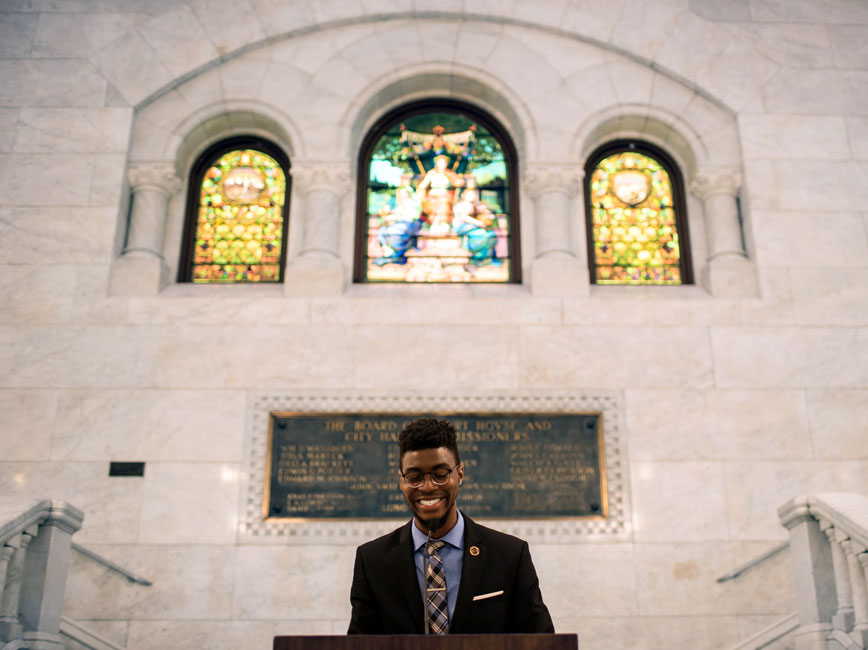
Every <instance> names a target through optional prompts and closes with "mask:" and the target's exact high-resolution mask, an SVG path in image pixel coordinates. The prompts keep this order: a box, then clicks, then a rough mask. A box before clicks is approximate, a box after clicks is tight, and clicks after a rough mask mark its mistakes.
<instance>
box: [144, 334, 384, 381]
mask: <svg viewBox="0 0 868 650" xmlns="http://www.w3.org/2000/svg"><path fill="white" fill-rule="evenodd" d="M353 348H354V346H353V332H352V331H351V330H349V329H347V328H342V327H336V326H328V327H327V326H319V327H312V326H309V325H288V326H282V327H281V326H271V325H261V326H259V327H257V328H255V329H254V328H249V327H243V326H222V325H215V326H213V327H208V328H204V329H203V328H200V327H192V326H184V327H173V328H165V329H164V330H163V331H162V333H161V336H160V339H159V342H158V352H157V356H158V366H157V379H156V382H157V385H158V386H160V387H177V388H188V387H192V386H195V387H202V388H233V387H234V388H246V387H249V386H348V385H350V384H351V383H352V376H353ZM389 353H390V354H391V353H393V350H390V351H389Z"/></svg>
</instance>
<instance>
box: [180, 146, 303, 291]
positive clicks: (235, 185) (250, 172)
mask: <svg viewBox="0 0 868 650" xmlns="http://www.w3.org/2000/svg"><path fill="white" fill-rule="evenodd" d="M285 198H286V176H285V174H284V173H283V169H282V168H281V167H280V164H278V162H277V161H276V160H274V158H272V157H271V156H268V155H266V154H264V153H262V152H261V151H256V150H254V149H237V150H234V151H229V152H227V153H224V154H222V155H221V156H220V157H219V158H218V159H217V160H216V161H214V163H213V164H212V165H211V166H210V167H208V169H206V170H205V176H204V178H203V179H202V185H201V187H200V190H199V210H198V218H197V221H196V236H195V250H194V252H193V277H192V279H193V282H279V281H280V273H281V269H280V258H281V247H282V242H283V227H284V224H283V203H284V200H285Z"/></svg>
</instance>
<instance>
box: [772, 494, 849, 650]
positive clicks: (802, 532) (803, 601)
mask: <svg viewBox="0 0 868 650" xmlns="http://www.w3.org/2000/svg"><path fill="white" fill-rule="evenodd" d="M778 517H779V519H780V522H781V524H782V525H783V526H784V527H785V528H786V529H787V530H788V531H789V533H790V551H791V556H792V559H793V574H794V578H795V583H796V605H797V608H798V612H799V627H798V629H796V632H795V635H794V637H793V643H794V648H795V650H828V648H827V645H826V638H827V637H828V636H829V633H830V632H831V631H832V624H831V620H832V616H834V614H835V611H836V609H837V607H838V597H837V592H836V589H835V572H834V567H833V565H832V553H831V549H830V548H829V540H828V539H827V538H826V535H825V533H823V531H822V530H820V522H818V521H817V520H816V519H815V518H814V517H813V515H812V514H811V513H810V509H809V507H808V502H807V498H805V497H797V498H795V499H792V500H790V501H789V502H787V503H786V504H784V505H783V506H781V507H780V508H779V509H778ZM854 596H855V594H854Z"/></svg>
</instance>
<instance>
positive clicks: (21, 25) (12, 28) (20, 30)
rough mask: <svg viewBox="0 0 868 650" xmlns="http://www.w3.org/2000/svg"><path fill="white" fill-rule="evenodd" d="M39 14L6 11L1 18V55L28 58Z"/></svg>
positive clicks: (8, 57)
mask: <svg viewBox="0 0 868 650" xmlns="http://www.w3.org/2000/svg"><path fill="white" fill-rule="evenodd" d="M38 18H39V16H38V15H37V14H25V13H11V12H9V13H6V12H4V13H3V14H2V19H0V57H2V58H4V59H12V58H27V57H28V56H29V55H30V52H31V46H32V42H33V34H34V33H35V32H36V22H37V19H38Z"/></svg>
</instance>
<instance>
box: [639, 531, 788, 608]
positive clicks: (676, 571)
mask: <svg viewBox="0 0 868 650" xmlns="http://www.w3.org/2000/svg"><path fill="white" fill-rule="evenodd" d="M771 546H773V544H770V543H768V542H704V543H699V544H689V543H671V544H637V545H636V551H635V557H636V560H635V562H636V575H637V580H636V582H637V585H636V593H637V595H638V598H639V613H640V615H641V616H647V615H650V616H736V615H740V614H745V613H752V614H769V615H772V614H775V615H779V616H784V615H787V614H790V613H791V612H792V611H793V610H795V608H796V607H795V596H794V594H795V586H794V584H793V578H792V563H791V561H790V558H789V557H788V556H787V554H786V553H780V554H778V555H776V556H774V557H773V558H771V559H770V560H768V561H767V562H765V563H764V564H762V565H760V566H759V567H757V568H756V569H755V570H753V571H749V572H747V573H744V574H742V576H741V577H740V578H738V579H737V580H731V581H729V582H724V583H718V582H717V581H716V580H717V578H719V577H720V576H722V575H725V574H727V573H729V572H730V571H732V570H734V569H736V568H738V567H739V566H742V565H744V564H746V563H747V562H749V561H750V560H752V559H754V558H755V557H757V556H759V555H760V554H762V553H763V552H765V551H768V550H769V549H770V548H771Z"/></svg>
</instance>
